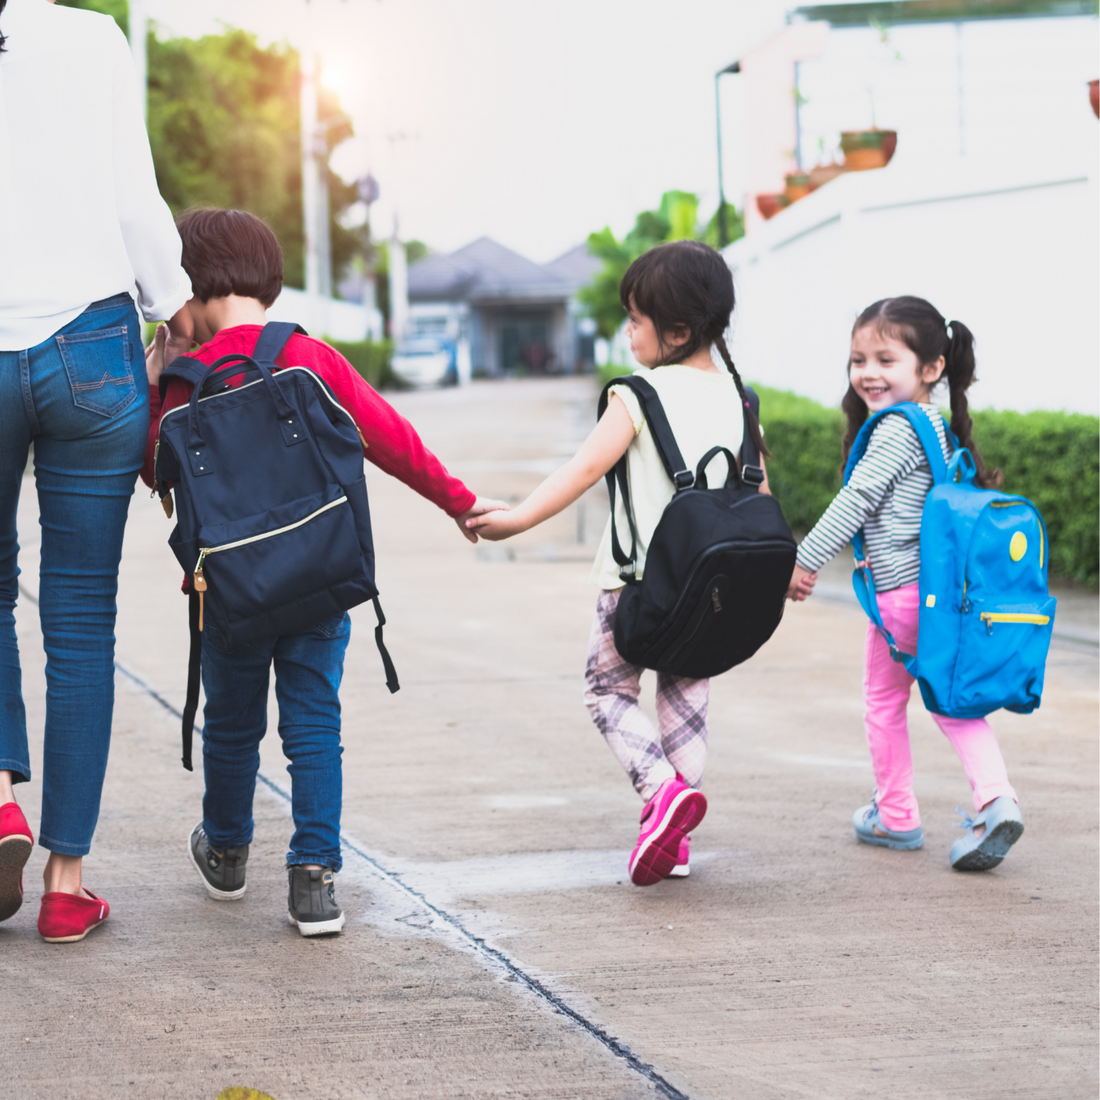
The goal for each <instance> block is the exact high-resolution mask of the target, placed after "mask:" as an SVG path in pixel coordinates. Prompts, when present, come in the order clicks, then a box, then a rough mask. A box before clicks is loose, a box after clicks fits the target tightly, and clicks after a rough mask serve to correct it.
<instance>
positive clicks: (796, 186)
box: [783, 172, 813, 202]
mask: <svg viewBox="0 0 1100 1100" xmlns="http://www.w3.org/2000/svg"><path fill="white" fill-rule="evenodd" d="M784 178H785V180H786V184H787V186H786V187H784V188H783V194H784V195H786V196H787V199H788V201H790V202H798V200H799V199H804V198H805V197H806V196H807V195H808V194H809V193H810V191H811V190H813V189H812V188H811V187H810V177H809V174H808V173H806V172H792V173H791V174H790V175H789V176H786V177H784Z"/></svg>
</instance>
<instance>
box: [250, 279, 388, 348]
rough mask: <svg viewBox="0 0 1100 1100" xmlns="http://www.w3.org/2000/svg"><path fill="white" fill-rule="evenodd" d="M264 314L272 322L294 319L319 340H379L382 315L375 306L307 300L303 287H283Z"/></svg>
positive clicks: (327, 300) (314, 299)
mask: <svg viewBox="0 0 1100 1100" xmlns="http://www.w3.org/2000/svg"><path fill="white" fill-rule="evenodd" d="M267 316H268V319H269V320H272V321H294V322H295V323H296V324H299V325H301V326H302V328H304V329H305V330H306V332H308V333H309V334H310V336H316V337H318V338H319V339H324V338H325V337H326V336H327V337H329V338H330V339H332V340H352V341H354V340H381V339H382V314H381V313H380V312H379V311H378V310H377V309H375V308H372V307H369V306H364V305H361V304H359V303H358V302H341V301H340V300H339V299H337V298H320V297H317V298H313V299H311V298H310V297H309V295H307V294H306V292H305V291H304V290H295V289H294V288H293V287H289V286H285V287H283V289H282V291H281V293H280V294H279V297H278V298H276V299H275V304H274V305H273V306H272V307H271V308H270V309H269V310H268V311H267Z"/></svg>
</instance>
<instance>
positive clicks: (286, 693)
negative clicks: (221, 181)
mask: <svg viewBox="0 0 1100 1100" xmlns="http://www.w3.org/2000/svg"><path fill="white" fill-rule="evenodd" d="M176 225H177V227H178V229H179V233H180V237H181V238H182V240H183V267H184V269H185V270H186V272H187V274H188V275H189V276H190V278H191V284H192V287H193V288H194V297H193V298H191V300H190V301H189V302H188V303H187V309H188V311H189V312H190V315H191V318H192V320H193V321H194V326H195V338H196V339H197V340H198V341H199V342H200V343H201V344H202V346H201V347H200V348H199V349H198V350H197V351H194V352H192V353H191V355H192V357H193V358H195V359H199V360H201V361H202V362H204V363H208V364H209V363H213V362H214V361H215V360H216V359H218V358H219V357H221V356H223V355H230V354H251V352H252V351H253V349H254V348H255V346H256V341H257V339H258V338H259V335H260V332H261V330H262V328H263V326H264V324H265V323H266V320H267V318H266V312H265V311H266V310H267V308H268V307H270V306H271V304H272V303H273V302H274V301H275V298H276V297H277V295H278V293H279V291H280V289H281V288H282V284H283V257H282V249H281V248H280V246H279V242H278V240H277V239H276V237H275V234H274V233H272V231H271V230H270V229H269V228H268V227H267V226H266V225H265V224H264V223H263V222H262V221H260V219H259V218H256V217H254V216H253V215H252V214H248V213H246V212H245V211H243V210H213V209H205V210H190V211H187V212H186V213H184V214H181V215H180V216H179V218H177V220H176ZM166 336H167V333H166V332H165V329H164V326H163V325H162V326H159V327H158V329H157V334H156V338H155V339H154V341H153V343H151V344H150V345H149V348H148V349H147V350H146V371H147V373H148V375H149V404H150V429H149V443H148V448H147V450H146V454H145V466H144V468H143V469H142V475H141V476H142V478H143V480H144V481H145V482H146V484H148V485H150V486H152V485H153V484H154V476H153V473H154V471H153V455H154V449H155V445H156V439H157V436H158V434H159V429H160V418H161V416H162V414H163V413H165V412H167V411H168V409H170V408H173V407H175V406H177V405H181V404H184V403H185V402H187V400H188V399H189V398H190V396H191V385H190V384H189V383H187V382H185V381H183V380H182V379H178V378H173V379H171V380H170V381H169V384H168V388H167V391H166V393H165V397H164V402H163V405H162V404H161V400H160V391H159V385H158V383H159V378H160V374H161V371H162V370H163V369H164V367H165V365H166V356H165V342H166ZM276 365H277V366H280V367H288V366H304V367H308V368H309V369H310V370H312V371H313V372H314V373H315V374H317V375H318V376H320V377H321V378H322V379H323V380H324V381H325V382H326V383H327V384H328V386H329V388H330V389H331V390H332V392H333V394H334V395H335V397H336V399H337V400H338V401H339V402H340V404H341V405H342V406H343V407H344V409H345V410H347V412H348V413H350V414H351V416H352V418H353V419H354V420H355V422H356V424H357V425H358V427H359V431H360V433H361V435H362V437H363V441H364V448H365V455H366V457H367V458H368V459H369V460H370V461H371V462H373V463H374V464H375V465H376V466H378V467H380V468H381V469H383V470H385V471H386V473H388V474H392V475H393V476H394V477H396V478H398V480H400V481H403V482H404V483H405V484H406V485H408V486H409V487H410V488H411V489H414V490H415V491H416V492H418V493H420V495H421V496H423V497H426V498H427V499H428V500H430V501H432V503H433V504H437V505H438V506H439V507H440V508H442V509H443V510H444V511H445V512H446V513H447V514H448V515H449V516H451V517H453V518H454V519H455V521H456V522H457V523H458V525H459V530H461V531H462V533H463V534H464V535H466V537H467V538H471V533H470V532H468V531H466V529H465V527H464V526H463V523H464V521H465V519H466V518H467V517H469V516H473V515H478V514H480V513H481V512H484V511H487V510H489V509H491V508H497V507H504V506H503V505H500V504H496V503H494V502H492V501H482V500H478V499H477V498H476V497H475V496H474V494H473V493H472V492H470V490H469V489H467V488H466V486H465V485H463V484H462V482H461V481H459V480H458V479H457V478H453V477H451V476H450V474H448V473H447V471H446V470H445V469H444V468H443V466H442V464H441V463H440V462H439V460H438V459H437V458H436V457H435V456H434V455H433V454H432V453H431V452H430V451H429V450H427V448H426V447H425V446H424V444H423V443H422V442H421V441H420V437H419V436H418V435H417V434H416V431H415V430H414V429H413V427H412V425H411V424H409V422H408V421H407V420H405V419H404V418H403V417H401V416H400V415H398V413H397V412H396V411H395V410H394V409H393V408H391V406H390V405H389V404H388V403H387V402H386V401H384V400H383V399H382V398H381V397H380V396H379V395H378V394H377V393H376V392H375V391H374V390H373V389H372V388H371V387H370V386H369V385H367V383H366V382H364V381H363V379H362V378H361V377H360V375H359V374H358V373H357V372H356V370H355V368H354V367H352V365H351V364H350V363H349V362H348V361H347V360H346V359H344V357H343V356H342V355H340V354H339V353H338V352H337V351H336V350H335V349H333V348H330V347H329V346H328V345H327V344H325V343H323V342H322V341H320V340H314V339H311V338H310V337H308V336H301V335H294V336H292V337H291V338H290V341H289V342H288V343H287V345H286V347H285V348H284V350H283V352H282V354H281V355H280V356H279V357H278V358H277V359H276ZM237 381H239V379H236V380H234V383H235V382H237ZM471 541H475V542H476V541H477V539H476V536H473V537H472V539H471ZM350 629H351V624H350V620H349V618H348V616H347V614H344V615H342V616H339V617H337V618H334V619H332V620H329V621H328V622H325V623H322V624H321V625H320V626H319V627H316V628H315V629H313V630H310V631H306V632H304V633H301V634H286V635H282V636H280V637H274V638H269V639H265V640H264V641H262V642H256V643H253V644H252V645H248V646H244V647H241V648H238V649H232V650H230V649H228V648H227V647H226V646H225V644H224V642H223V641H222V640H221V639H220V638H219V635H218V632H217V628H216V626H215V625H214V624H213V623H211V622H209V621H207V623H206V624H205V630H204V633H203V660H202V683H203V688H204V690H205V692H206V706H205V710H204V729H203V768H204V773H205V780H206V792H205V794H204V796H203V820H202V821H201V822H200V823H199V824H198V825H196V826H195V828H194V830H193V831H192V833H191V837H190V840H189V841H188V854H189V855H190V857H191V861H192V863H193V864H194V866H195V868H196V870H197V871H198V872H199V875H200V876H201V877H202V880H203V883H204V885H205V886H206V889H207V891H208V893H209V894H210V896H211V897H213V898H216V899H218V900H221V901H235V900H237V899H238V898H240V897H241V896H242V895H243V894H244V892H245V865H246V863H247V860H248V846H249V844H250V843H251V840H252V829H253V821H252V799H253V795H254V793H255V788H256V772H257V769H258V768H259V762H260V754H259V744H260V741H261V740H262V738H263V736H264V734H265V732H266V731H267V695H268V680H269V676H270V670H271V666H272V663H274V667H275V691H276V696H277V698H278V701H279V736H280V737H281V738H282V742H283V752H284V753H285V754H286V756H287V758H288V759H289V760H290V774H291V791H292V795H291V801H292V812H293V816H294V825H295V829H294V835H293V836H292V838H291V841H290V851H289V852H288V853H287V873H288V878H289V885H290V891H289V900H288V909H289V915H290V920H291V922H292V923H293V924H296V925H297V927H298V930H299V931H300V932H301V934H302V935H303V936H315V935H320V934H323V933H328V932H338V931H339V930H340V929H341V927H342V926H343V924H344V914H343V911H342V910H341V909H340V907H339V905H337V903H336V897H335V890H334V884H333V877H334V875H335V874H336V872H337V871H339V870H340V864H341V859H340V808H341V796H342V780H341V768H340V755H341V752H342V749H341V746H340V699H339V689H340V679H341V676H342V674H343V663H344V652H345V650H346V648H347V644H348V638H349V635H350Z"/></svg>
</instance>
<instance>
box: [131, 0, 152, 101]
mask: <svg viewBox="0 0 1100 1100" xmlns="http://www.w3.org/2000/svg"><path fill="white" fill-rule="evenodd" d="M148 32H149V21H148V19H147V18H146V15H145V0H130V53H131V54H132V55H133V58H134V68H135V69H137V76H138V87H139V88H140V89H141V117H142V118H143V119H145V121H146V122H148V121H149V59H148V57H147V51H146V36H147V35H148Z"/></svg>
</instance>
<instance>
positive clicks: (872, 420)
mask: <svg viewBox="0 0 1100 1100" xmlns="http://www.w3.org/2000/svg"><path fill="white" fill-rule="evenodd" d="M937 415H938V414H937ZM884 416H904V417H905V419H906V420H908V421H909V423H910V424H911V425H912V426H913V431H915V432H916V433H917V439H918V440H919V441H920V445H921V446H922V447H923V448H924V454H925V457H926V458H927V459H928V466H929V469H931V471H932V481H933V484H935V485H939V484H941V483H942V482H943V481H945V480H946V479H947V461H946V460H945V459H944V457H943V449H942V448H941V447H940V437H939V436H938V435H937V434H936V429H935V427H934V426H933V424H932V421H931V420H929V419H928V414H927V413H926V412H925V411H924V410H923V409H922V408H921V406H920V405H918V404H917V403H916V402H915V401H903V402H902V403H901V404H899V405H891V406H890V408H888V409H883V410H882V412H879V413H875V415H874V416H872V417H869V418H868V419H867V421H866V423H865V424H864V425H863V427H862V428H860V429H859V434H858V435H857V436H856V438H855V441H854V442H853V443H852V449H851V451H849V452H848V461H847V463H846V464H845V466H844V484H845V485H847V484H848V479H849V478H850V477H851V476H852V471H853V470H854V469H855V468H856V463H857V462H859V460H860V459H861V458H862V457H863V456H864V454H866V452H867V445H868V444H869V443H870V441H871V433H872V432H873V431H874V430H875V428H876V427H877V426H878V423H879V421H880V420H881V419H882V418H883V417H884ZM944 431H945V434H946V436H947V441H948V444H949V445H950V446H955V439H954V436H952V434H951V431H950V429H949V428H947V426H946V425H944Z"/></svg>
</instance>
